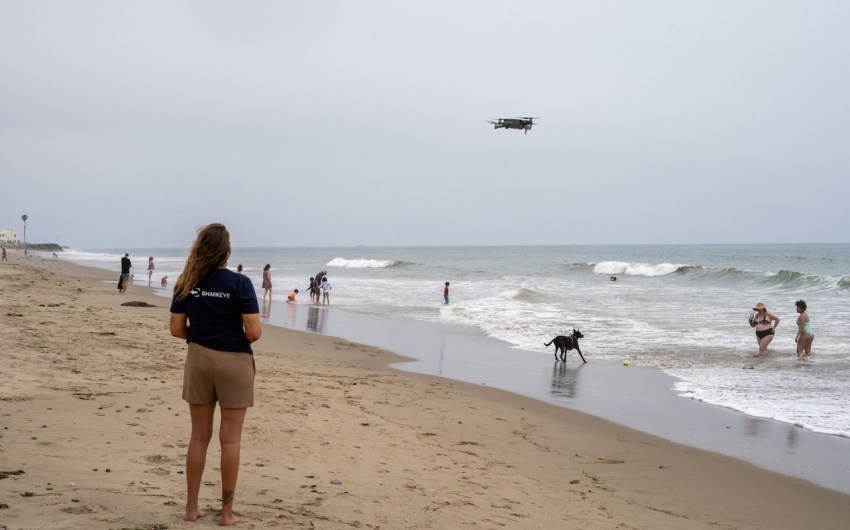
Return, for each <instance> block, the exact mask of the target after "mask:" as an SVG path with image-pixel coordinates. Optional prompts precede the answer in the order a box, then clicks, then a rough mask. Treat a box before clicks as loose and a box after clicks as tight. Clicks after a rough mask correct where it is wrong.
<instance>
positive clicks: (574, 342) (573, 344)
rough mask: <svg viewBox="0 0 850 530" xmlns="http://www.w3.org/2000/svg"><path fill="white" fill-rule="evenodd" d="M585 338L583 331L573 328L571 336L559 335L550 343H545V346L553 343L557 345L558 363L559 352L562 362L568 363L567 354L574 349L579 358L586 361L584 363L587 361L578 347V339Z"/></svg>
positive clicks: (556, 355) (556, 358) (556, 357)
mask: <svg viewBox="0 0 850 530" xmlns="http://www.w3.org/2000/svg"><path fill="white" fill-rule="evenodd" d="M583 337H584V335H582V334H581V331H579V330H577V329H575V328H573V333H572V335H569V336H564V335H558V336H557V337H555V338H554V339H552V340H550V341H549V342H544V343H543V345H544V346H548V345H550V344H552V343H553V342H554V343H555V360H556V361H557V360H558V352H561V360H562V361H566V360H567V352H568V351H570V350H572V349H573V348H575V349H576V351H577V352H578V355H579V357H581V360H582V361H584V362H587V361H585V360H584V355H582V354H581V350H580V349H579V347H578V339H581V338H583Z"/></svg>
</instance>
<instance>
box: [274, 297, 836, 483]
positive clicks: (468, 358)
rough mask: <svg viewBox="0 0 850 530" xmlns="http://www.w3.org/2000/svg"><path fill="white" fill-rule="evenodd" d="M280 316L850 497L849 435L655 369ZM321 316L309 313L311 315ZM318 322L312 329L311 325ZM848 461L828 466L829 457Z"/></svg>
mask: <svg viewBox="0 0 850 530" xmlns="http://www.w3.org/2000/svg"><path fill="white" fill-rule="evenodd" d="M272 305H273V306H278V305H283V306H285V308H286V314H285V315H284V316H282V317H276V313H275V312H274V311H273V310H272V311H271V318H270V319H264V322H269V321H270V322H271V323H272V324H273V325H280V326H283V327H286V328H288V329H293V330H298V331H305V332H312V333H320V334H326V335H330V336H339V337H344V338H345V339H347V340H351V341H354V342H358V343H364V344H369V345H372V346H375V347H379V348H383V349H386V350H389V351H392V352H395V353H397V354H400V355H404V356H407V357H409V358H410V360H408V361H402V362H399V363H394V364H393V365H391V367H392V368H397V369H399V370H402V371H405V372H411V373H419V374H425V375H432V376H439V377H446V378H448V379H451V380H455V381H460V382H465V383H469V384H473V385H481V386H489V387H493V388H499V389H502V390H505V391H508V392H512V393H515V394H518V395H522V396H526V397H530V398H532V399H536V400H538V401H540V402H542V403H547V404H551V405H553V406H558V407H565V408H568V409H570V410H575V411H579V412H582V413H585V414H590V415H592V416H595V417H598V418H602V419H605V420H608V421H611V422H614V423H616V424H618V425H622V426H624V427H628V428H631V429H635V430H638V431H641V432H643V433H646V434H650V435H653V436H659V437H662V438H664V439H666V440H670V441H672V442H675V443H680V444H684V445H687V446H690V447H693V448H695V449H701V450H706V451H712V452H715V453H718V454H720V455H725V456H729V457H732V458H737V459H739V460H742V461H744V462H748V463H751V464H754V465H757V466H759V467H761V468H764V469H766V470H770V471H775V472H778V473H782V474H784V475H788V476H791V477H797V478H802V479H805V480H808V481H811V482H813V483H814V484H818V485H820V486H824V487H828V488H831V489H834V490H836V491H839V492H842V493H845V494H850V476H848V475H847V473H846V469H847V466H848V465H850V458H848V457H846V456H845V455H850V439H848V438H847V437H844V436H838V435H831V434H824V433H817V432H814V431H811V430H808V429H805V428H802V427H799V426H796V425H792V424H790V423H783V422H780V421H777V420H773V419H769V418H759V417H755V416H750V415H747V414H744V413H742V412H739V411H736V410H733V409H729V408H725V407H720V406H717V405H713V404H709V403H704V402H702V401H698V400H695V399H691V398H686V397H682V396H679V395H677V394H676V393H675V392H674V390H673V389H672V387H673V384H674V383H675V382H676V381H678V379H676V378H674V377H672V376H670V375H667V374H664V373H662V372H660V371H659V370H656V369H654V368H647V367H641V366H636V365H630V366H629V367H625V366H621V365H617V364H614V363H611V362H606V361H598V360H594V359H593V358H592V357H591V354H588V353H586V354H585V356H586V357H587V358H588V361H589V362H588V363H587V364H582V363H581V362H580V361H579V360H578V356H577V355H576V354H575V352H570V355H568V357H567V363H566V364H563V363H554V362H553V361H552V357H550V356H546V355H539V354H538V353H537V352H527V351H524V350H519V349H516V348H513V347H511V346H510V345H509V344H507V343H504V342H502V341H500V340H498V339H494V338H491V337H488V336H486V335H485V334H484V333H481V332H478V331H476V330H470V329H468V328H463V327H461V326H455V325H450V324H443V323H440V324H436V323H426V322H416V321H410V320H403V319H388V318H382V319H381V322H379V323H377V322H375V319H374V318H371V317H369V316H364V315H359V314H356V313H351V312H346V311H340V310H337V311H335V310H334V309H333V308H332V306H315V305H313V304H309V303H300V304H296V305H295V306H293V305H292V304H286V303H285V302H283V303H280V304H278V303H277V302H274V303H273V304H272ZM311 312H312V313H316V312H319V313H323V312H329V313H327V316H321V317H318V316H316V315H315V314H313V315H311V314H310V313H311ZM316 322H320V323H322V325H323V328H322V329H319V328H318V327H317V326H315V325H311V324H314V323H316ZM842 459H843V461H844V462H846V463H847V465H844V466H836V465H835V464H836V460H838V461H842Z"/></svg>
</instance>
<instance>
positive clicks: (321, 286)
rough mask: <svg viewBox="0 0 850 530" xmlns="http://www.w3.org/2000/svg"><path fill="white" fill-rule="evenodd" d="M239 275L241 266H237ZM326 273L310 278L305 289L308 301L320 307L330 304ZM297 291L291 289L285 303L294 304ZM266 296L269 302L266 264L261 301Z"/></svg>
mask: <svg viewBox="0 0 850 530" xmlns="http://www.w3.org/2000/svg"><path fill="white" fill-rule="evenodd" d="M239 267H240V269H239V272H240V273H241V272H242V270H241V267H242V265H239ZM327 274H328V271H321V272H320V273H319V274H317V275H316V276H311V277H310V285H309V286H308V287H307V292H309V293H310V301H311V302H316V303H317V304H318V303H321V304H322V305H326V304H327V305H330V303H331V282H329V281H328V277H327ZM299 292H300V291H299V290H298V289H293V290H292V291H291V292H290V293H289V294H288V295H287V296H286V301H287V302H290V303H295V302H297V301H298V293H299ZM267 296H268V299H269V301H271V299H272V266H271V265H270V264H268V263H266V266H265V267H263V300H265V299H266V297H267Z"/></svg>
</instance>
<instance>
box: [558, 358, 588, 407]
mask: <svg viewBox="0 0 850 530" xmlns="http://www.w3.org/2000/svg"><path fill="white" fill-rule="evenodd" d="M579 368H581V366H578V367H576V368H567V363H563V362H558V361H555V365H554V366H553V367H552V395H553V396H558V397H567V398H574V397H576V392H577V389H578V369H579Z"/></svg>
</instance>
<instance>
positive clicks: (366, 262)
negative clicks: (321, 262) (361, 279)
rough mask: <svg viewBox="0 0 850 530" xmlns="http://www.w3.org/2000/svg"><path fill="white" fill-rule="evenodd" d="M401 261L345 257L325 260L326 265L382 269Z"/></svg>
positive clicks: (399, 263)
mask: <svg viewBox="0 0 850 530" xmlns="http://www.w3.org/2000/svg"><path fill="white" fill-rule="evenodd" d="M402 263H403V262H401V261H396V260H381V259H345V258H339V257H337V258H334V259H332V260H330V261H329V262H327V264H326V265H327V266H328V267H344V268H348V269H370V268H371V269H382V268H385V267H395V266H396V265H401V264H402Z"/></svg>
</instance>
